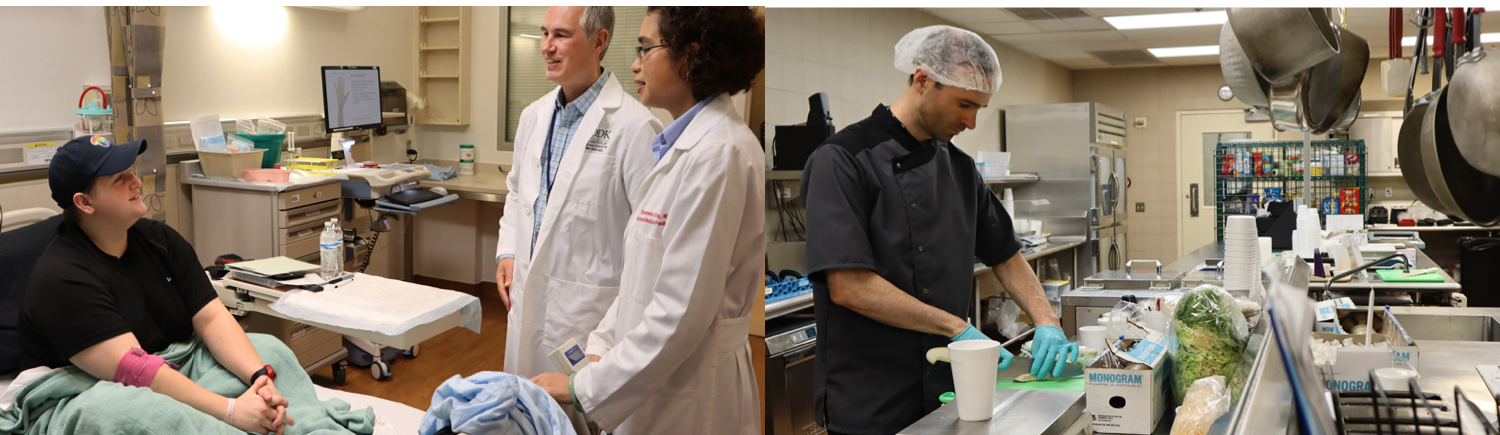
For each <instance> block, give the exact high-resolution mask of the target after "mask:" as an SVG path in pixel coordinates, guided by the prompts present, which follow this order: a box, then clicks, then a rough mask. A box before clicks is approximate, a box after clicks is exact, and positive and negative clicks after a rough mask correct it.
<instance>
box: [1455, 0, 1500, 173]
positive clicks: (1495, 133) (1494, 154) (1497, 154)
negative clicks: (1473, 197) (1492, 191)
mask: <svg viewBox="0 0 1500 435" xmlns="http://www.w3.org/2000/svg"><path fill="white" fill-rule="evenodd" d="M1472 15H1473V17H1472V20H1471V21H1470V23H1471V24H1470V25H1469V28H1470V33H1471V34H1472V35H1473V36H1471V37H1470V38H1469V40H1470V41H1469V43H1470V44H1473V45H1474V47H1475V48H1474V50H1473V51H1470V52H1469V53H1467V54H1464V55H1463V57H1461V58H1459V59H1458V64H1457V66H1455V67H1454V71H1453V79H1452V80H1451V83H1449V84H1448V87H1449V88H1451V89H1453V94H1452V96H1451V97H1450V98H1451V99H1452V101H1449V104H1451V105H1452V107H1453V111H1452V112H1451V113H1449V118H1448V119H1449V121H1450V122H1451V124H1450V125H1449V127H1451V128H1452V129H1453V142H1454V144H1456V145H1457V146H1458V151H1459V152H1460V153H1462V154H1463V156H1464V158H1465V159H1467V160H1468V161H1469V164H1471V165H1474V167H1475V168H1477V169H1479V170H1480V171H1483V172H1484V173H1486V174H1489V175H1493V176H1497V177H1500V50H1496V49H1494V48H1489V47H1484V46H1481V45H1479V41H1478V40H1476V39H1475V38H1480V35H1481V33H1480V31H1479V24H1480V22H1479V18H1480V17H1481V16H1483V14H1482V13H1475V14H1472Z"/></svg>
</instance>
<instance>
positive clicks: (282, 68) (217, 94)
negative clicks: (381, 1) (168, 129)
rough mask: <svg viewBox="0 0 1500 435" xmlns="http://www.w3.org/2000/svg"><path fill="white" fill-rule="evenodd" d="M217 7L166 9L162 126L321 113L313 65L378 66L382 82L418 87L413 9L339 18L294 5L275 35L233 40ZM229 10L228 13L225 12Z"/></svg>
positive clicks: (339, 15) (319, 88)
mask: <svg viewBox="0 0 1500 435" xmlns="http://www.w3.org/2000/svg"><path fill="white" fill-rule="evenodd" d="M216 9H218V8H215V7H167V8H165V13H166V21H167V45H166V50H167V52H166V56H165V57H166V64H165V69H164V70H163V73H162V74H163V77H162V82H163V84H162V87H163V93H164V94H165V96H164V97H163V101H162V104H163V106H164V107H163V110H164V111H165V118H166V120H167V121H182V120H187V119H190V118H193V117H197V116H203V115H208V114H214V113H217V114H219V116H220V117H222V118H234V117H240V116H273V117H274V116H291V115H313V114H321V113H323V97H322V93H323V88H322V82H321V81H320V78H319V69H318V68H319V67H321V66H325V65H359V66H367V65H372V66H379V67H380V79H381V80H395V81H397V82H400V83H401V85H402V86H405V87H406V88H407V89H415V88H416V67H415V66H414V65H415V63H416V38H415V37H414V36H413V32H414V31H415V27H416V8H412V7H371V8H367V9H365V10H363V11H359V12H352V13H342V12H333V11H325V10H317V9H308V8H300V7H285V8H280V9H282V10H284V11H285V14H286V30H285V31H284V32H283V33H282V34H281V35H279V36H278V35H275V34H266V35H256V36H255V38H256V39H250V40H247V39H242V38H237V37H236V36H235V35H234V34H230V33H228V32H226V31H224V28H223V27H222V26H221V23H220V22H219V17H218V16H217V14H215V10H216ZM231 10H232V9H231Z"/></svg>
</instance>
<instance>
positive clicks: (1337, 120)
mask: <svg viewBox="0 0 1500 435" xmlns="http://www.w3.org/2000/svg"><path fill="white" fill-rule="evenodd" d="M1339 46H1340V47H1341V48H1340V50H1339V55H1338V58H1339V61H1340V62H1342V69H1341V70H1340V72H1339V74H1340V76H1339V82H1338V86H1337V89H1336V90H1335V91H1334V95H1333V107H1332V111H1330V112H1329V113H1328V115H1327V116H1325V117H1324V118H1322V119H1314V120H1312V121H1314V122H1315V124H1316V127H1317V128H1314V129H1313V130H1312V132H1313V134H1318V133H1324V132H1327V131H1328V130H1329V129H1332V128H1349V124H1352V123H1353V122H1354V116H1355V115H1358V114H1359V88H1360V86H1361V85H1363V84H1364V82H1365V70H1367V69H1368V68H1369V66H1370V43H1369V42H1368V41H1365V38H1361V37H1359V35H1356V34H1354V32H1350V31H1349V29H1339ZM1351 112H1352V113H1351ZM1341 124H1342V125H1343V126H1342V127H1340V125H1341Z"/></svg>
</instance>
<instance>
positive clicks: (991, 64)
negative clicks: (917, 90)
mask: <svg viewBox="0 0 1500 435" xmlns="http://www.w3.org/2000/svg"><path fill="white" fill-rule="evenodd" d="M919 67H920V68H922V71H926V72H927V76H928V77H932V79H933V80H937V82H938V83H942V84H945V85H949V86H958V87H961V88H964V89H969V90H975V91H979V92H984V93H989V94H993V93H995V91H998V90H1000V59H999V58H998V57H997V56H995V50H994V49H992V48H990V45H989V44H987V43H985V42H984V39H982V38H980V37H979V35H976V34H974V32H970V31H968V30H964V29H960V28H957V27H953V26H942V25H938V26H927V27H923V28H920V29H917V30H913V31H911V33H907V34H906V36H903V37H901V40H900V41H898V42H896V69H898V70H901V72H904V73H907V74H915V73H916V71H917V68H919Z"/></svg>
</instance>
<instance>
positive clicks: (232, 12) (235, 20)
mask: <svg viewBox="0 0 1500 435" xmlns="http://www.w3.org/2000/svg"><path fill="white" fill-rule="evenodd" d="M213 8H214V22H215V23H217V24H218V25H219V31H220V32H223V34H224V35H225V36H228V37H229V38H230V39H233V40H236V41H239V42H245V43H257V44H258V43H265V42H271V41H275V40H278V39H281V37H282V36H283V35H285V34H286V8H284V7H281V6H260V5H235V6H214V7H213Z"/></svg>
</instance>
